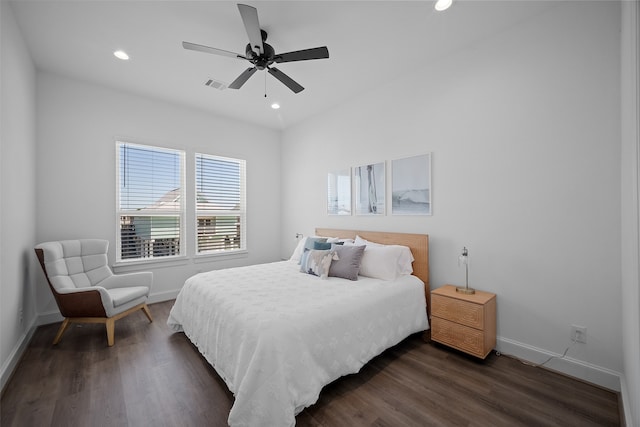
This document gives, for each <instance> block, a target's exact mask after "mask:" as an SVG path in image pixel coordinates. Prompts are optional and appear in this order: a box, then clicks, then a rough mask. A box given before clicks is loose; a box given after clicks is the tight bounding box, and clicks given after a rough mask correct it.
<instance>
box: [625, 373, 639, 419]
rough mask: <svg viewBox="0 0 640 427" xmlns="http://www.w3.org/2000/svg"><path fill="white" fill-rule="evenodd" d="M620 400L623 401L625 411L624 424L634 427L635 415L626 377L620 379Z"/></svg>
mask: <svg viewBox="0 0 640 427" xmlns="http://www.w3.org/2000/svg"><path fill="white" fill-rule="evenodd" d="M620 398H621V399H622V410H623V411H624V421H625V422H624V424H622V425H626V427H634V424H633V414H632V413H631V396H629V388H628V386H627V380H626V379H625V376H624V375H622V376H621V377H620ZM638 427H640V426H638Z"/></svg>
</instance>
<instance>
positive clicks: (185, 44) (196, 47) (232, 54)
mask: <svg viewBox="0 0 640 427" xmlns="http://www.w3.org/2000/svg"><path fill="white" fill-rule="evenodd" d="M182 47H183V48H185V49H188V50H195V51H198V52H204V53H213V54H214V55H222V56H229V57H231V58H240V59H247V58H246V57H245V56H244V55H240V54H239V53H235V52H229V51H228V50H222V49H216V48H215V47H209V46H203V45H201V44H195V43H189V42H182Z"/></svg>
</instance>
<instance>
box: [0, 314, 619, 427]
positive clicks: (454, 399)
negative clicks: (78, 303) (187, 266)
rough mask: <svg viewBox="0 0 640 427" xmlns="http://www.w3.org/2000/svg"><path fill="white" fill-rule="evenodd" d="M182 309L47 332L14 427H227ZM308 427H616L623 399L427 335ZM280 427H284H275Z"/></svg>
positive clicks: (22, 371)
mask: <svg viewBox="0 0 640 427" xmlns="http://www.w3.org/2000/svg"><path fill="white" fill-rule="evenodd" d="M172 305H173V301H168V302H164V303H159V304H153V305H151V306H150V308H151V312H152V314H153V316H154V322H153V323H151V324H150V323H148V321H147V319H146V318H145V317H144V315H143V314H142V312H139V313H134V314H132V315H130V316H128V317H127V318H124V319H122V320H119V321H118V322H116V343H115V346H114V347H111V348H109V347H107V339H106V333H105V331H104V326H103V325H90V324H88V325H72V326H71V327H70V328H69V330H68V331H67V332H66V333H65V335H64V337H63V338H62V341H61V342H60V344H58V345H57V346H55V347H54V346H52V345H51V342H52V340H53V337H54V336H55V333H56V330H57V328H58V324H55V325H47V326H42V327H40V328H38V330H37V331H36V332H35V334H34V336H33V339H32V341H31V343H30V345H29V347H28V349H27V351H26V353H25V354H24V356H23V358H22V360H21V361H20V364H19V366H18V368H17V370H16V372H15V373H14V375H13V377H12V378H11V380H10V381H9V383H8V384H7V386H6V387H5V390H4V392H3V395H2V399H1V401H0V414H1V415H0V425H2V426H3V427H9V426H20V427H22V426H151V425H152V426H205V425H207V426H225V425H226V420H227V416H228V414H229V410H230V408H231V405H232V404H233V395H232V394H231V393H230V392H229V390H228V389H227V387H226V385H225V384H224V382H223V381H222V380H221V379H220V378H219V377H218V375H217V374H216V373H215V371H214V370H213V368H211V366H209V364H208V363H207V362H206V361H205V360H204V358H202V357H201V356H200V354H199V353H198V351H197V350H196V349H195V347H194V346H193V345H192V344H191V343H190V342H189V340H188V339H187V338H186V337H185V336H184V334H181V333H180V334H174V333H171V331H170V330H169V329H168V327H167V326H166V320H167V316H168V314H169V310H170V309H171V306H172ZM296 421H297V425H298V426H332V427H333V426H349V427H353V426H394V427H395V426H563V427H565V426H580V427H584V426H617V425H620V415H619V407H618V395H617V394H616V393H613V392H610V391H607V390H603V389H601V388H599V387H595V386H592V385H588V384H585V383H583V382H581V381H577V380H573V379H570V378H567V377H565V376H562V375H559V374H556V373H554V372H551V371H548V370H545V369H541V368H535V367H532V366H527V365H524V364H522V363H520V362H519V361H517V360H515V359H512V358H509V357H505V356H496V355H495V354H491V355H490V356H489V357H488V358H487V360H485V361H478V360H476V359H474V358H472V357H468V356H466V355H464V354H461V353H458V352H455V351H452V350H449V349H446V348H445V347H441V346H439V345H435V344H427V343H424V342H423V341H422V340H421V338H420V336H419V335H415V336H412V337H409V338H408V339H406V340H405V341H403V342H402V343H400V344H399V345H397V346H395V347H393V348H391V349H389V350H387V351H386V352H384V353H383V354H381V355H380V356H378V357H377V358H375V359H374V360H372V361H371V362H370V363H368V364H367V365H366V366H364V367H363V368H362V370H361V371H360V372H359V373H358V374H354V375H349V376H346V377H343V378H341V379H339V380H337V381H335V382H334V383H332V384H330V385H328V386H327V387H325V388H324V390H323V391H322V393H321V394H320V399H319V400H318V402H317V403H316V404H315V405H313V406H311V407H309V408H307V409H306V410H305V411H303V412H302V413H300V414H299V415H298V417H297V418H296ZM268 427H275V426H268Z"/></svg>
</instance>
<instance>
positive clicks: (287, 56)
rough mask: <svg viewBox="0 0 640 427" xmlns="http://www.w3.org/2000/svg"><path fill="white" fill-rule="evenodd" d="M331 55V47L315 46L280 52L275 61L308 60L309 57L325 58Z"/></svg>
mask: <svg viewBox="0 0 640 427" xmlns="http://www.w3.org/2000/svg"><path fill="white" fill-rule="evenodd" d="M328 57H329V49H327V47H326V46H323V47H314V48H312V49H304V50H296V51H295V52H287V53H279V54H277V55H276V56H275V57H274V58H273V60H274V62H278V63H281V62H293V61H307V60H309V59H324V58H328Z"/></svg>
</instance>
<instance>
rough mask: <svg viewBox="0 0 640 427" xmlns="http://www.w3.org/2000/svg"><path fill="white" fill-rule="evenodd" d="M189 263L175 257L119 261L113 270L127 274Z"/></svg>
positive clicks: (182, 257)
mask: <svg viewBox="0 0 640 427" xmlns="http://www.w3.org/2000/svg"><path fill="white" fill-rule="evenodd" d="M188 263H189V258H187V257H186V256H177V257H171V258H151V259H141V260H133V261H119V262H116V263H115V264H114V265H113V270H114V272H116V273H119V272H120V273H122V272H128V271H140V270H144V269H145V268H164V267H174V266H176V265H186V264H188Z"/></svg>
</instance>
